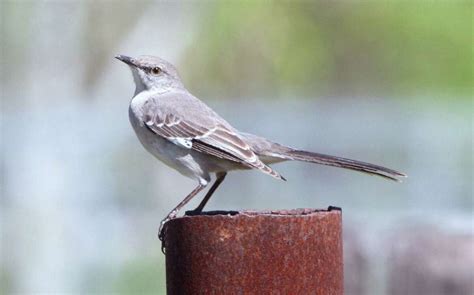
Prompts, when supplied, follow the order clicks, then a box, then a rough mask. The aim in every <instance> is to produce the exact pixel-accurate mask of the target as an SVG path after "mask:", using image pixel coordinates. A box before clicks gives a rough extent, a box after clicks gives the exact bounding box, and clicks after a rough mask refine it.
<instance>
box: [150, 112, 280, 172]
mask: <svg viewBox="0 0 474 295" xmlns="http://www.w3.org/2000/svg"><path fill="white" fill-rule="evenodd" d="M144 118H145V122H144V123H145V125H146V126H147V127H148V129H149V130H151V131H152V132H154V133H155V134H157V135H159V136H161V137H163V138H165V139H167V140H169V141H171V142H173V143H175V144H178V145H181V146H183V147H185V148H191V149H193V150H195V151H198V152H201V153H205V154H208V155H212V156H215V157H218V158H221V159H225V160H229V161H233V162H238V163H241V164H243V165H245V166H247V167H249V168H256V169H259V170H261V171H262V172H264V173H266V174H269V175H271V176H273V177H275V178H278V179H284V178H283V177H282V176H281V175H280V174H279V173H277V172H276V171H274V170H273V169H272V168H270V167H269V166H267V165H265V164H264V163H263V162H262V161H260V159H259V158H258V156H257V155H256V154H255V153H254V152H253V151H252V149H251V148H250V146H249V145H248V144H247V143H246V142H245V141H244V140H243V139H242V138H240V136H239V135H238V134H237V133H236V132H234V131H233V130H231V129H229V128H228V127H226V126H224V125H223V124H219V123H215V124H212V125H210V126H204V124H198V123H195V122H191V121H189V120H185V119H183V118H179V117H178V116H176V115H173V114H160V113H157V112H155V113H153V114H146V115H145V116H144Z"/></svg>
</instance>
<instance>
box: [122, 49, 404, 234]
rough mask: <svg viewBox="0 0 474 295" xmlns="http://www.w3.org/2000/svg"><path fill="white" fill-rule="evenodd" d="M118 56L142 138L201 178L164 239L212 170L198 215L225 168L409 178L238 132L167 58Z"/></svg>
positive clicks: (133, 119)
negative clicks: (306, 166)
mask: <svg viewBox="0 0 474 295" xmlns="http://www.w3.org/2000/svg"><path fill="white" fill-rule="evenodd" d="M116 58H117V59H118V60H120V61H122V62H124V63H126V64H127V65H129V66H130V69H131V70H132V74H133V79H134V81H135V85H136V88H135V94H134V96H133V98H132V101H131V103H130V108H129V117H130V122H131V124H132V126H133V129H134V130H135V132H136V134H137V136H138V139H139V140H140V142H141V143H142V144H143V146H144V147H145V149H146V150H147V151H148V152H150V153H151V154H153V155H154V156H155V157H157V158H158V159H159V160H161V161H162V162H164V163H165V164H166V165H168V166H170V167H171V168H174V169H176V170H178V171H179V172H180V173H181V174H183V175H184V176H188V177H190V178H192V179H195V180H197V181H198V185H197V187H196V188H195V189H194V190H193V191H192V192H191V193H190V194H189V195H188V196H186V198H184V200H182V201H181V203H179V204H178V205H177V206H176V207H175V208H174V209H173V210H172V211H171V212H170V213H169V214H168V215H167V216H166V218H165V219H163V221H162V222H161V225H160V230H159V237H160V239H161V240H163V235H162V229H163V225H164V224H165V223H166V222H167V221H169V220H170V219H172V218H174V217H176V215H177V213H178V212H179V210H180V209H181V208H182V207H183V206H184V205H186V203H188V202H189V201H190V200H191V199H192V198H193V197H194V196H195V195H196V194H198V193H199V192H200V191H202V190H203V189H204V188H205V187H206V186H207V185H208V184H209V182H210V181H211V174H213V173H215V174H216V181H215V182H214V184H213V185H212V187H211V188H210V190H209V191H208V193H207V194H206V196H205V197H204V199H203V200H202V202H201V203H200V204H199V206H198V207H197V208H196V209H195V210H194V211H195V213H200V212H201V211H202V210H203V208H204V206H205V205H206V203H207V202H208V201H209V198H210V197H211V196H212V194H213V193H214V191H215V190H216V189H217V188H218V186H219V185H220V184H221V183H222V181H223V180H224V178H225V176H226V174H227V172H229V171H231V170H240V169H257V170H259V171H261V172H263V173H265V174H268V175H270V176H272V177H274V178H276V179H281V180H285V178H283V176H281V175H280V174H279V173H278V172H276V171H275V170H273V169H272V168H271V167H270V166H268V165H269V164H274V163H278V162H283V161H288V160H297V161H304V162H311V163H316V164H322V165H328V166H334V167H341V168H346V169H351V170H356V171H359V172H365V173H368V174H373V175H378V176H382V177H384V178H387V179H391V180H397V181H398V180H399V178H401V177H405V176H406V175H405V174H403V173H400V172H398V171H395V170H392V169H389V168H385V167H381V166H378V165H373V164H369V163H364V162H360V161H355V160H350V159H346V158H340V157H334V156H328V155H323V154H318V153H313V152H307V151H302V150H298V149H293V148H290V147H287V146H284V145H280V144H278V143H274V142H272V141H270V140H268V139H266V138H263V137H259V136H256V135H253V134H248V133H243V132H240V131H238V130H237V129H235V128H234V127H232V126H231V125H230V124H229V123H228V122H227V121H226V120H224V119H223V118H221V117H220V116H219V115H218V114H217V113H216V112H214V111H213V110H212V109H211V108H209V107H208V106H207V105H206V104H204V103H203V102H202V101H200V100H199V99H198V98H196V97H194V96H193V95H192V94H191V93H189V91H188V90H187V89H186V88H185V87H184V85H183V83H182V82H181V79H180V77H179V75H178V72H177V71H176V68H175V67H174V66H173V65H172V64H170V63H169V62H167V61H165V60H163V59H161V58H158V57H155V56H140V57H137V58H131V57H128V56H124V55H117V56H116Z"/></svg>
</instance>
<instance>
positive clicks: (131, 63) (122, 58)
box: [115, 54, 138, 67]
mask: <svg viewBox="0 0 474 295" xmlns="http://www.w3.org/2000/svg"><path fill="white" fill-rule="evenodd" d="M115 58H116V59H118V60H120V61H122V62H124V63H126V64H127V65H129V66H132V67H137V66H138V65H137V64H136V62H135V60H134V59H133V58H131V57H129V56H126V55H121V54H119V55H116V56H115Z"/></svg>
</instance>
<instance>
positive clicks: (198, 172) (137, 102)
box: [129, 91, 210, 183]
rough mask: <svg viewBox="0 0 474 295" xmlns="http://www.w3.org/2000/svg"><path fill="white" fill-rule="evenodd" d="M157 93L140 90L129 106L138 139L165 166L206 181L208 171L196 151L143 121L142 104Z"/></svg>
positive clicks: (207, 179) (131, 120)
mask: <svg viewBox="0 0 474 295" xmlns="http://www.w3.org/2000/svg"><path fill="white" fill-rule="evenodd" d="M157 95H158V94H156V93H154V92H150V91H142V92H141V93H139V94H138V95H136V96H135V97H134V98H133V99H132V101H131V103H130V108H129V119H130V123H131V124H132V127H133V129H134V130H135V133H136V134H137V137H138V139H139V140H140V142H141V143H142V145H143V146H144V147H145V149H146V150H147V151H148V152H149V153H151V154H152V155H154V156H155V157H156V158H158V159H159V160H160V161H162V162H163V163H165V164H166V165H167V166H169V167H171V168H173V169H176V170H178V171H179V172H180V173H181V174H183V175H185V176H188V177H191V178H194V179H198V180H199V181H200V182H201V183H207V182H208V181H209V179H210V175H209V171H207V169H206V167H203V163H204V162H205V161H203V159H201V158H200V157H201V156H200V155H199V154H198V153H197V152H194V151H192V150H190V149H187V148H183V147H181V146H179V145H176V144H175V143H173V142H171V141H169V140H167V139H165V138H163V137H161V136H158V135H157V134H155V133H153V132H152V131H150V130H149V129H148V128H147V126H146V124H145V123H144V120H143V119H144V115H145V114H144V113H143V105H144V104H145V103H146V102H147V101H148V100H149V99H150V98H152V97H156V96H157Z"/></svg>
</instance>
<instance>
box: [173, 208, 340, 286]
mask: <svg viewBox="0 0 474 295" xmlns="http://www.w3.org/2000/svg"><path fill="white" fill-rule="evenodd" d="M166 226H167V229H166V240H165V247H166V286H167V292H168V294H343V263H342V213H341V210H340V209H339V208H335V207H329V208H328V210H314V209H296V210H279V211H259V212H255V211H241V212H235V211H234V212H232V211H214V212H203V213H201V215H196V216H183V217H181V218H176V219H173V220H171V221H169V222H168V223H167V225H166Z"/></svg>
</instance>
